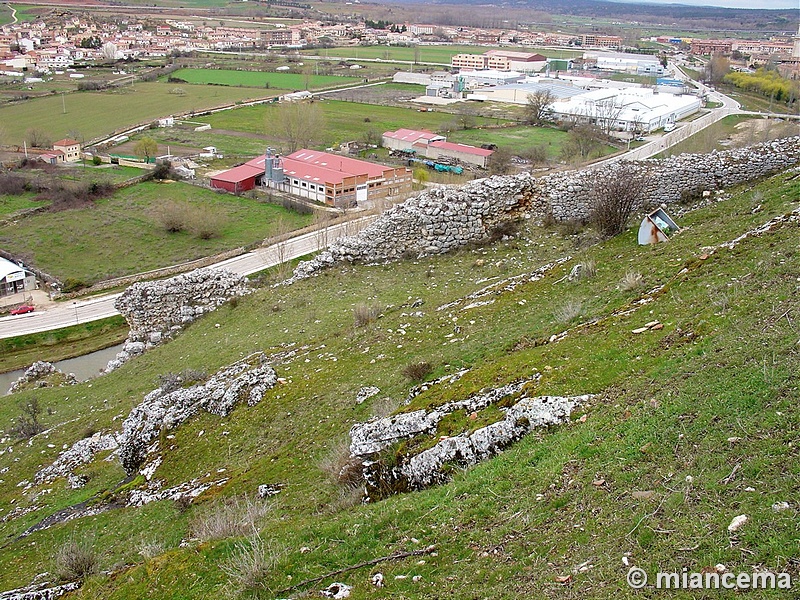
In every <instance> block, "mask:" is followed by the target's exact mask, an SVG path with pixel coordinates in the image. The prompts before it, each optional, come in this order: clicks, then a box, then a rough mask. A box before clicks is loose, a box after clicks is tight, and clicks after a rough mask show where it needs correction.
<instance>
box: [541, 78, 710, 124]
mask: <svg viewBox="0 0 800 600" xmlns="http://www.w3.org/2000/svg"><path fill="white" fill-rule="evenodd" d="M700 106H701V100H700V98H698V97H696V96H690V95H686V94H684V95H673V94H659V93H657V92H656V91H654V90H651V89H647V88H638V89H637V88H628V89H624V90H593V91H590V92H585V93H583V94H578V95H575V96H572V97H571V98H568V99H565V100H561V101H556V102H553V104H552V105H551V110H552V115H553V118H554V119H556V120H560V121H577V122H588V123H594V124H596V125H599V126H601V127H603V128H604V129H605V128H608V129H610V130H616V131H634V130H636V131H640V132H651V131H654V130H656V129H659V128H661V127H664V126H665V125H667V124H670V123H675V122H677V121H679V120H681V119H683V118H685V117H688V116H689V115H692V114H694V113H696V112H697V111H698V110H700ZM609 120H612V121H613V123H610V124H609V123H608V121H609Z"/></svg>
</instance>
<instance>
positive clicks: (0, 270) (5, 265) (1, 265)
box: [0, 258, 25, 279]
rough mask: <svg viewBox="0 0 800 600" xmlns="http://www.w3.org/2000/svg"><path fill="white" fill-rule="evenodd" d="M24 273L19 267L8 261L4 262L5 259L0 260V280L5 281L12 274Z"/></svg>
mask: <svg viewBox="0 0 800 600" xmlns="http://www.w3.org/2000/svg"><path fill="white" fill-rule="evenodd" d="M23 271H25V269H23V268H22V267H20V266H19V265H17V264H15V263H13V262H11V261H10V260H6V259H5V258H0V279H5V278H6V277H8V276H9V275H11V274H12V273H20V272H23Z"/></svg>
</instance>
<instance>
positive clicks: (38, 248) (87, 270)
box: [0, 183, 310, 283]
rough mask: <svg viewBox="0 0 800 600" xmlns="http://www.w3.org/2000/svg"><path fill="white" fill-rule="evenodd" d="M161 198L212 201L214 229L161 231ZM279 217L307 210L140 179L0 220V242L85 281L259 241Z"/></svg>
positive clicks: (196, 203)
mask: <svg viewBox="0 0 800 600" xmlns="http://www.w3.org/2000/svg"><path fill="white" fill-rule="evenodd" d="M167 201H176V202H184V203H189V204H190V205H191V206H193V207H195V209H199V208H200V207H211V210H212V211H213V217H214V218H218V219H219V221H220V223H221V224H220V235H219V236H218V237H214V238H212V239H209V240H203V239H199V238H198V237H197V236H195V235H192V234H191V233H190V232H188V231H182V232H179V233H167V232H166V231H165V230H164V229H163V228H162V227H160V226H159V219H158V210H159V207H161V206H162V205H163V204H164V203H166V202H167ZM279 219H281V220H283V221H285V222H286V223H287V224H288V225H289V226H290V227H291V228H292V229H295V228H298V227H302V226H304V225H307V224H308V223H309V221H310V216H301V215H298V214H297V213H294V212H292V211H287V210H286V209H284V208H283V207H280V206H276V205H274V204H266V203H262V202H258V201H255V200H251V199H249V198H243V197H241V198H237V197H235V196H232V195H229V194H219V193H216V192H212V191H210V190H207V189H204V188H200V187H196V186H193V185H189V184H185V183H163V184H159V183H142V184H138V185H136V186H132V187H129V188H125V189H123V190H120V191H118V192H116V193H115V194H114V195H113V196H112V197H110V198H108V199H104V200H101V201H98V202H97V204H96V206H94V207H91V208H84V209H74V210H66V211H61V212H56V213H41V214H37V215H34V216H32V217H29V218H26V219H23V220H21V221H19V222H18V223H17V224H16V225H6V226H4V227H0V246H2V247H3V248H4V249H6V250H8V251H9V252H11V253H13V254H17V255H20V256H27V257H30V258H31V262H32V264H33V265H35V266H36V267H38V268H40V269H42V270H43V271H45V272H48V273H51V274H53V275H55V276H56V277H59V278H61V279H62V280H64V279H66V278H73V279H79V280H81V281H84V282H86V283H92V282H96V281H100V280H103V279H108V278H111V277H119V276H122V275H129V274H131V273H140V272H142V271H148V270H151V269H156V268H158V267H166V266H170V265H174V264H178V263H181V262H185V261H188V260H192V259H196V258H201V257H204V256H209V255H212V254H216V253H218V252H222V251H224V250H228V249H232V248H237V247H240V246H245V245H248V244H252V243H254V242H258V241H260V240H263V239H264V238H266V237H269V236H270V235H271V234H272V233H273V232H274V231H275V230H276V226H277V222H278V220H279Z"/></svg>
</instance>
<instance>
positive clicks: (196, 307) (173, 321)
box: [106, 268, 250, 371]
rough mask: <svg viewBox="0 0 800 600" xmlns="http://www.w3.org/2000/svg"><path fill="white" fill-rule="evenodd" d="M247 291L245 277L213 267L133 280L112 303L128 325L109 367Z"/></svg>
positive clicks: (115, 365)
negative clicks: (169, 275) (121, 343)
mask: <svg viewBox="0 0 800 600" xmlns="http://www.w3.org/2000/svg"><path fill="white" fill-rule="evenodd" d="M248 293H250V288H249V287H248V285H247V278H246V277H242V276H240V275H236V274H234V273H231V272H230V271H225V270H221V271H217V270H215V269H208V268H204V269H196V270H194V271H192V272H190V273H185V274H183V275H178V276H176V277H171V278H170V279H164V280H161V281H148V282H141V283H136V284H134V285H132V286H131V287H129V288H128V289H126V290H125V291H124V292H123V294H122V295H121V296H120V297H119V298H117V301H116V302H115V303H114V307H115V308H116V309H117V310H118V311H119V312H120V313H122V316H123V317H125V320H126V321H127V322H128V325H130V328H131V330H130V333H129V334H128V339H127V341H126V342H125V345H124V346H123V349H122V351H121V352H120V353H119V354H117V357H116V359H114V360H112V361H110V362H109V363H108V366H107V367H106V370H107V371H112V370H114V369H116V368H118V367H120V366H121V365H122V364H123V363H125V362H126V361H127V360H128V359H129V358H131V357H132V356H137V355H139V354H141V353H142V352H144V351H145V350H146V349H148V348H150V347H152V346H155V345H158V344H160V343H161V342H162V341H163V340H164V339H165V338H169V337H171V336H172V335H174V334H175V333H176V332H178V331H180V330H181V329H183V328H184V327H186V326H187V325H189V324H190V323H192V322H193V321H194V320H195V319H196V318H197V317H199V316H201V315H203V314H205V313H207V312H211V311H213V310H216V308H217V307H219V306H220V305H222V304H224V303H225V302H227V301H228V300H230V299H231V298H234V297H236V296H243V295H245V294H248Z"/></svg>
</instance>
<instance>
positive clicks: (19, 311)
mask: <svg viewBox="0 0 800 600" xmlns="http://www.w3.org/2000/svg"><path fill="white" fill-rule="evenodd" d="M34 310H36V308H35V307H34V306H31V305H30V304H23V305H22V306H18V307H17V308H15V309H14V310H12V311H11V314H12V315H24V314H25V313H29V312H33V311H34Z"/></svg>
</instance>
